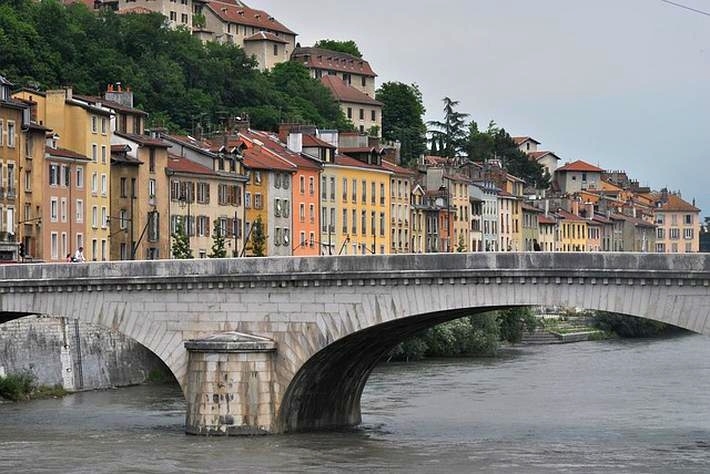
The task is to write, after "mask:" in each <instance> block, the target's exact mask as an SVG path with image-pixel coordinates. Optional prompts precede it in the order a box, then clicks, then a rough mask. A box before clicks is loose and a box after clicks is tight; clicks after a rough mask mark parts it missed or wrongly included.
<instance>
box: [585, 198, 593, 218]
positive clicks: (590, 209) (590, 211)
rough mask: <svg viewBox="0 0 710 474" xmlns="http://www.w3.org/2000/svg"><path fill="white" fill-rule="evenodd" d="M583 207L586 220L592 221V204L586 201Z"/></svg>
mask: <svg viewBox="0 0 710 474" xmlns="http://www.w3.org/2000/svg"><path fill="white" fill-rule="evenodd" d="M584 205H585V207H586V208H587V218H589V220H590V221H591V220H592V219H594V203H592V202H591V201H587V202H585V203H584Z"/></svg>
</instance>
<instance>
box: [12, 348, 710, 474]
mask: <svg viewBox="0 0 710 474" xmlns="http://www.w3.org/2000/svg"><path fill="white" fill-rule="evenodd" d="M184 407H185V403H184V400H183V399H182V396H181V393H180V392H179V390H178V389H177V387H174V386H141V387H133V388H127V389H120V390H111V391H103V392H89V393H79V394H75V395H71V396H68V397H66V398H64V399H54V400H41V401H33V402H29V403H19V404H2V405H0V472H24V473H34V472H65V473H68V472H77V473H109V472H111V473H113V472H140V473H178V472H204V473H207V472H210V473H214V472H220V473H221V472H253V473H261V472H304V471H306V472H350V471H359V472H408V473H409V472H426V473H428V472H432V473H433V472H436V473H447V472H501V473H664V474H666V473H707V472H710V338H706V337H704V336H678V337H673V338H669V339H656V340H640V341H602V342H585V343H578V344H570V345H555V346H521V347H518V348H515V349H512V350H509V351H506V352H505V354H504V356H503V357H501V358H498V359H493V360H479V359H463V360H445V361H426V362H419V363H411V364H389V365H384V366H382V367H380V368H378V369H377V370H376V371H375V373H374V374H373V375H372V377H371V378H370V381H369V382H368V384H367V387H366V389H365V393H364V395H363V400H362V407H363V418H364V424H363V426H361V427H359V428H357V429H353V430H346V431H343V432H337V433H321V434H299V435H284V436H268V437H258V438H202V437H191V436H186V435H184V434H183V422H184Z"/></svg>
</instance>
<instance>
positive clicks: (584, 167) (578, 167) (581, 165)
mask: <svg viewBox="0 0 710 474" xmlns="http://www.w3.org/2000/svg"><path fill="white" fill-rule="evenodd" d="M557 171H586V172H592V173H603V172H604V170H603V169H601V168H598V167H596V166H594V165H590V164H589V163H587V162H586V161H582V160H577V161H575V162H572V163H567V164H566V165H564V166H563V167H561V168H557Z"/></svg>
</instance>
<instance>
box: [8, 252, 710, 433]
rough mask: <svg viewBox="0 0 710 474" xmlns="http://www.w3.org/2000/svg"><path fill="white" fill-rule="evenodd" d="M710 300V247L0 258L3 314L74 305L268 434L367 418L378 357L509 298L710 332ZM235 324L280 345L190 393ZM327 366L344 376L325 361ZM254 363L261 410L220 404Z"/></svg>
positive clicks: (211, 404)
mask: <svg viewBox="0 0 710 474" xmlns="http://www.w3.org/2000/svg"><path fill="white" fill-rule="evenodd" d="M709 297H710V255H707V254H695V255H655V254H625V253H620V254H610V253H596V254H592V253H589V254H586V253H585V254H572V253H546V252H534V253H476V254H473V253H472V254H427V255H390V256H374V255H373V256H343V257H310V258H309V257H304V258H263V259H259V258H253V259H205V260H191V261H185V260H182V261H165V260H162V261H151V262H145V261H144V262H105V263H88V264H81V265H70V264H55V265H6V266H0V313H2V312H6V313H30V314H48V315H70V316H75V317H79V318H80V319H81V320H83V321H86V322H90V323H94V324H98V325H101V326H104V327H108V328H111V329H115V330H117V331H119V332H121V333H123V334H124V335H126V336H128V337H130V338H132V339H134V340H135V341H137V342H138V343H140V344H142V345H143V346H145V347H146V348H148V349H149V350H151V351H152V352H153V353H155V354H156V355H157V356H158V357H159V358H160V359H161V360H163V362H164V363H165V364H166V365H167V366H168V368H170V370H171V371H172V372H173V374H174V375H175V378H176V379H177V380H178V382H179V383H180V385H181V387H182V388H183V392H184V393H185V394H186V398H188V405H189V404H190V403H191V402H190V400H193V402H194V403H195V404H199V405H200V406H199V407H198V408H199V410H201V411H200V414H202V413H203V412H204V413H206V415H205V416H208V417H211V419H214V420H217V421H216V423H218V424H219V426H223V425H230V426H237V427H238V426H240V425H250V424H254V425H257V426H255V427H256V428H258V430H259V431H263V432H279V431H289V430H290V431H297V430H303V429H317V428H325V427H334V426H342V425H350V424H355V423H357V422H358V421H359V394H360V393H361V392H362V387H363V386H364V383H365V382H366V380H367V377H366V375H367V374H369V371H370V370H371V368H372V367H373V364H375V363H376V359H377V357H374V356H375V355H377V354H379V353H382V352H383V351H386V350H389V348H390V347H392V346H393V345H394V344H396V343H397V342H399V341H400V340H401V339H402V338H404V337H406V336H407V335H409V334H413V333H415V332H417V331H418V330H420V329H423V328H425V327H428V326H431V325H434V324H436V323H438V322H442V321H445V320H449V319H454V318H455V317H458V316H460V315H465V314H473V313H476V312H480V311H483V310H490V309H495V308H500V307H511V306H544V305H559V306H576V307H581V308H587V309H598V310H603V311H610V312H616V313H621V314H629V315H635V316H640V317H645V318H649V319H654V320H657V321H662V322H666V323H669V324H673V325H676V326H679V327H683V328H686V329H689V330H691V331H695V332H698V333H703V334H710V304H708V301H710V298H709ZM232 332H233V333H240V334H248V335H253V336H256V337H259V338H267V339H270V340H271V341H273V345H272V346H273V347H275V351H274V352H269V353H268V355H264V356H263V357H264V358H263V359H260V360H259V361H258V362H252V363H249V364H244V365H240V364H241V362H240V360H241V359H240V357H238V356H239V354H236V355H235V357H234V358H233V361H234V364H233V366H234V367H237V368H238V369H239V370H235V371H232V372H229V373H225V374H222V375H223V376H225V375H226V378H223V379H220V381H219V382H213V381H212V380H213V379H211V378H210V377H212V375H211V374H208V376H207V377H203V378H202V379H200V380H204V381H205V383H204V384H203V387H202V389H201V390H202V391H201V392H199V395H198V396H193V397H189V396H188V393H187V392H189V391H190V390H192V389H191V388H190V387H188V385H189V384H188V379H189V377H188V375H189V373H188V371H189V370H190V371H193V372H191V373H194V369H192V368H190V365H189V360H190V357H189V354H188V352H187V350H186V348H185V342H186V341H189V340H200V339H205V338H209V337H210V336H213V335H218V334H224V333H232ZM228 345H229V344H226V346H228ZM226 346H225V347H226ZM209 359H210V358H209V357H206V358H205V359H204V360H205V364H204V367H206V369H204V370H207V371H210V370H213V368H214V366H215V365H218V364H214V363H212V362H210V360H209ZM229 364H232V362H229V363H228V364H227V365H229ZM319 364H320V365H321V366H324V365H323V364H326V365H325V367H328V368H330V369H335V368H338V370H340V371H341V372H342V375H337V374H336V373H335V372H332V373H331V372H329V371H319V370H316V369H317V368H318V367H319ZM200 370H202V369H200ZM246 373H249V374H256V375H255V376H254V377H253V378H254V380H256V381H257V382H258V384H259V385H258V387H257V389H256V390H253V392H254V393H255V394H257V395H259V397H262V396H263V400H262V399H261V398H259V399H258V400H257V402H258V403H257V404H256V405H254V407H251V408H253V409H254V410H255V411H251V412H250V413H252V414H253V413H257V416H251V415H250V417H249V418H247V417H245V416H242V415H240V414H239V413H237V414H234V413H221V412H220V410H232V409H234V407H235V406H236V405H238V404H236V403H231V402H232V400H233V399H234V400H236V399H240V397H242V396H241V395H239V394H237V392H236V391H237V390H242V392H241V393H243V394H247V395H248V394H249V393H251V392H249V390H252V388H253V387H254V386H255V385H253V384H252V385H249V383H248V381H246V382H245V381H244V380H242V379H240V377H243V374H246ZM259 374H265V376H264V377H262V378H259ZM348 374H353V376H352V377H346V376H345V375H348ZM230 377H233V378H230ZM337 383H342V384H343V388H342V390H341V393H342V394H344V395H343V397H340V398H335V399H332V400H330V401H324V402H323V406H324V407H325V408H323V409H321V410H320V411H319V410H318V408H317V407H316V406H315V403H314V400H318V399H319V398H318V397H323V396H324V395H322V394H323V393H325V390H326V389H325V388H324V387H332V386H333V385H334V384H337ZM231 390H234V391H232V392H230V391H231ZM314 390H315V392H313V391H314ZM313 393H316V395H313ZM193 395H194V394H193ZM257 398H258V397H257ZM323 400H325V399H324V398H323ZM222 402H224V403H222ZM251 408H250V409H251ZM219 429H221V428H219Z"/></svg>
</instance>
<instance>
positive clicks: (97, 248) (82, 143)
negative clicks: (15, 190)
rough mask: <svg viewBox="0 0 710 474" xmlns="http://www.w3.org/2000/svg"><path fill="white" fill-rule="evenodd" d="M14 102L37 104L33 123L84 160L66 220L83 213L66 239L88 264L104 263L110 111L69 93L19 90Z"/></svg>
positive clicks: (108, 208)
mask: <svg viewBox="0 0 710 474" xmlns="http://www.w3.org/2000/svg"><path fill="white" fill-rule="evenodd" d="M14 96H15V97H16V98H19V99H23V100H28V101H33V102H36V103H37V120H38V121H39V122H40V123H41V124H43V125H44V126H47V127H49V128H51V129H52V130H53V131H54V133H55V134H57V135H58V137H59V142H60V143H61V147H62V148H64V149H67V150H69V151H72V152H75V153H78V154H80V155H83V156H86V157H88V158H89V161H88V162H87V163H86V165H85V166H82V167H78V168H77V170H76V182H77V185H80V187H81V188H82V189H83V190H84V191H83V195H81V196H72V201H71V202H69V203H68V207H69V208H68V213H69V215H73V214H77V213H78V212H79V211H80V210H82V212H85V214H86V219H83V221H84V223H83V225H81V226H74V227H73V229H72V235H70V236H69V245H70V247H71V248H72V250H74V249H76V248H79V247H84V256H85V258H86V259H87V260H88V261H91V260H94V261H95V260H108V259H109V258H110V254H109V227H108V217H109V210H110V205H111V203H110V199H109V188H110V177H111V134H112V133H111V117H112V113H111V110H110V109H108V108H106V107H104V106H102V105H101V104H100V103H92V101H91V100H87V98H85V97H82V96H77V97H75V96H74V95H73V92H72V89H71V88H65V89H58V90H48V91H46V93H43V92H39V91H33V90H26V89H25V90H21V91H19V92H17V93H16V94H15V95H14Z"/></svg>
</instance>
